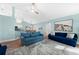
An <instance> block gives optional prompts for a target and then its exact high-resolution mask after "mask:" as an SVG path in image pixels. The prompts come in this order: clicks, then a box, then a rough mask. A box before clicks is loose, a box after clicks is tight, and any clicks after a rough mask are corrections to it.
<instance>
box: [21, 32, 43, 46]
mask: <svg viewBox="0 0 79 59" xmlns="http://www.w3.org/2000/svg"><path fill="white" fill-rule="evenodd" d="M42 40H43V34H41V33H40V32H24V33H21V43H22V45H26V46H28V45H31V44H33V43H36V42H39V41H42Z"/></svg>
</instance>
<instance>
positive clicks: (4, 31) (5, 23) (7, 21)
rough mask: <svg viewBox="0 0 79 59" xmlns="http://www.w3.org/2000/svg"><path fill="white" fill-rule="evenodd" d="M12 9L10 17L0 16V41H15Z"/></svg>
mask: <svg viewBox="0 0 79 59" xmlns="http://www.w3.org/2000/svg"><path fill="white" fill-rule="evenodd" d="M15 24H16V19H15V17H14V7H12V15H11V16H5V15H0V41H5V40H11V39H15Z"/></svg>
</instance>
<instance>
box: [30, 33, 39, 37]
mask: <svg viewBox="0 0 79 59" xmlns="http://www.w3.org/2000/svg"><path fill="white" fill-rule="evenodd" d="M39 35H40V32H33V33H31V36H33V37H34V36H39Z"/></svg>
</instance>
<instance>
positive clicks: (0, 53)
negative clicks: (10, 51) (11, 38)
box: [0, 44, 7, 55]
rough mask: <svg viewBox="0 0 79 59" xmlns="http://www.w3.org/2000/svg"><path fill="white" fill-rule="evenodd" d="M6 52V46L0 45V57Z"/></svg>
mask: <svg viewBox="0 0 79 59" xmlns="http://www.w3.org/2000/svg"><path fill="white" fill-rule="evenodd" d="M6 50H7V46H6V45H4V46H1V44H0V55H5V54H6Z"/></svg>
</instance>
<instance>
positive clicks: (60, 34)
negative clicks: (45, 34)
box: [55, 32, 67, 37]
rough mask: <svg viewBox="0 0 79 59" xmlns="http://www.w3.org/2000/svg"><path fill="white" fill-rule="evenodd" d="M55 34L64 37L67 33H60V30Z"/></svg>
mask: <svg viewBox="0 0 79 59" xmlns="http://www.w3.org/2000/svg"><path fill="white" fill-rule="evenodd" d="M55 36H61V37H66V36H67V33H60V32H56V33H55Z"/></svg>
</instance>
